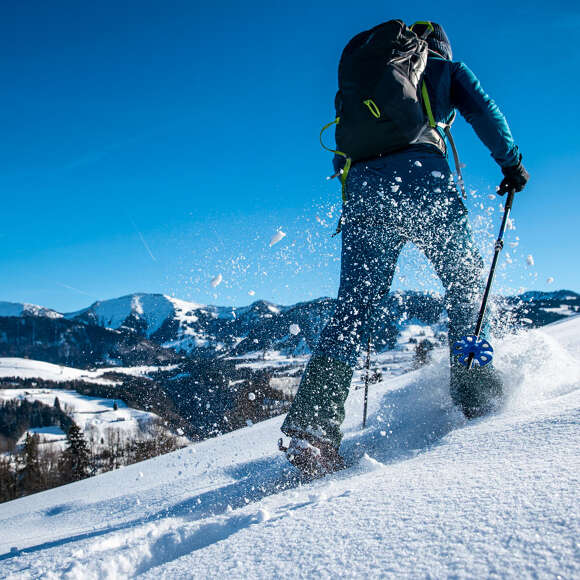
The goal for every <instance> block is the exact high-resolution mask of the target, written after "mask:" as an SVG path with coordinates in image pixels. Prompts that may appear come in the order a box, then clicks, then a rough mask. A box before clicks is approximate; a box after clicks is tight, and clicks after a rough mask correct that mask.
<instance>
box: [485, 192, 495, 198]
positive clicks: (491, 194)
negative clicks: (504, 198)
mask: <svg viewBox="0 0 580 580" xmlns="http://www.w3.org/2000/svg"><path fill="white" fill-rule="evenodd" d="M487 197H488V198H489V199H495V195H494V194H493V193H490V194H489V195H488V196H487Z"/></svg>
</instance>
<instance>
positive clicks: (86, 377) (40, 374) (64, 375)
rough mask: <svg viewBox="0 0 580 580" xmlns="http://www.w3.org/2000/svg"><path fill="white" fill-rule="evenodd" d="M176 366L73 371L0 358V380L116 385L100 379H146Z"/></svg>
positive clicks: (51, 365) (22, 360)
mask: <svg viewBox="0 0 580 580" xmlns="http://www.w3.org/2000/svg"><path fill="white" fill-rule="evenodd" d="M177 366H178V365H165V366H155V365H141V366H134V367H106V368H101V369H98V370H94V371H88V370H83V369H75V368H73V367H67V366H64V365H55V364H52V363H47V362H43V361H38V360H31V359H27V358H15V357H14V358H10V357H5V358H3V357H0V378H9V377H17V378H20V379H43V380H45V381H52V382H55V383H68V382H70V381H83V382H85V383H93V384H97V385H118V384H120V381H115V380H111V379H105V378H102V376H103V375H104V374H106V373H117V374H123V375H129V376H134V377H147V376H148V375H150V374H154V373H157V372H159V371H160V370H165V371H169V370H174V369H176V368H177Z"/></svg>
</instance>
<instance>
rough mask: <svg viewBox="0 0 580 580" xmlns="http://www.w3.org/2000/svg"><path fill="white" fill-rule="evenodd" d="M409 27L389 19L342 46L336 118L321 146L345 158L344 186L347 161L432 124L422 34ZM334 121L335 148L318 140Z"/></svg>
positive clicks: (406, 140)
mask: <svg viewBox="0 0 580 580" xmlns="http://www.w3.org/2000/svg"><path fill="white" fill-rule="evenodd" d="M426 24H428V26H427V28H426V31H425V34H424V35H423V36H422V37H419V36H418V35H417V34H416V33H415V32H413V26H414V25H413V26H411V27H410V28H409V27H407V26H406V25H405V24H404V23H403V22H402V21H401V20H389V21H388V22H384V23H383V24H379V25H378V26H375V27H374V28H372V29H371V30H366V31H364V32H361V33H360V34H357V35H356V36H355V37H354V38H353V39H352V40H351V41H350V42H349V43H348V44H347V45H346V47H345V48H344V50H343V52H342V55H341V57H340V63H339V67H338V92H337V94H336V98H335V108H336V119H335V120H334V121H333V122H331V123H328V124H327V125H325V126H324V127H323V129H322V131H321V132H320V141H321V144H322V146H323V147H324V148H325V149H328V150H330V151H332V152H333V153H336V154H338V155H341V156H343V157H345V159H346V165H345V167H344V170H343V172H342V175H341V181H342V183H343V197H344V195H345V194H344V185H345V181H346V174H347V173H348V170H349V168H350V165H351V164H352V163H354V162H357V161H362V160H364V159H371V158H373V157H378V156H379V155H381V154H385V153H392V152H394V151H397V150H399V149H403V148H404V147H406V146H408V145H410V144H411V143H412V142H413V141H414V140H415V139H417V137H418V136H419V135H420V133H421V132H422V131H423V129H424V128H425V126H426V125H427V124H429V125H431V126H434V125H435V123H434V120H433V115H432V113H431V107H430V105H429V97H428V95H427V90H426V88H425V84H424V83H423V73H424V71H425V66H426V65H427V53H428V49H427V42H426V41H425V38H426V37H427V36H428V35H429V34H430V32H431V30H432V29H433V27H432V25H431V23H426ZM333 124H336V134H335V137H336V147H337V149H336V150H334V149H330V148H328V147H326V146H325V145H324V143H323V142H322V133H323V132H324V131H325V130H326V129H328V128H329V127H330V126H331V125H333Z"/></svg>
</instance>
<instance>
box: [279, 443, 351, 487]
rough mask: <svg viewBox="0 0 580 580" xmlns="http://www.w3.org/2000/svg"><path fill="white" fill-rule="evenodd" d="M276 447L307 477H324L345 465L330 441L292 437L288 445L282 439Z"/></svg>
mask: <svg viewBox="0 0 580 580" xmlns="http://www.w3.org/2000/svg"><path fill="white" fill-rule="evenodd" d="M278 449H279V450H280V451H282V452H283V453H285V454H286V458H287V459H288V461H289V462H290V463H291V464H292V465H293V466H294V467H296V468H297V469H298V470H299V471H300V473H302V475H304V476H305V477H307V478H308V479H317V478H319V477H324V476H325V475H328V474H329V473H334V472H335V471H339V470H341V469H344V468H345V467H346V464H345V463H344V459H343V458H342V457H341V455H340V454H339V453H338V449H337V448H336V447H334V446H333V445H332V444H331V443H326V442H324V441H317V440H307V439H300V438H298V437H292V439H291V440H290V444H289V445H288V447H284V444H283V441H282V439H280V440H279V441H278Z"/></svg>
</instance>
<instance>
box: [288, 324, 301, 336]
mask: <svg viewBox="0 0 580 580" xmlns="http://www.w3.org/2000/svg"><path fill="white" fill-rule="evenodd" d="M289 331H290V334H291V335H292V336H297V335H298V334H300V326H298V325H297V324H291V325H290V328H289Z"/></svg>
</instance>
